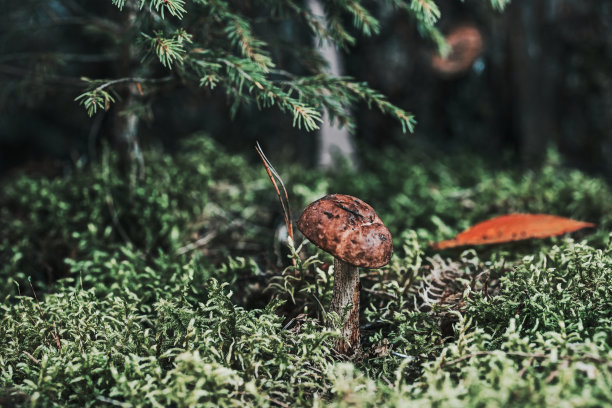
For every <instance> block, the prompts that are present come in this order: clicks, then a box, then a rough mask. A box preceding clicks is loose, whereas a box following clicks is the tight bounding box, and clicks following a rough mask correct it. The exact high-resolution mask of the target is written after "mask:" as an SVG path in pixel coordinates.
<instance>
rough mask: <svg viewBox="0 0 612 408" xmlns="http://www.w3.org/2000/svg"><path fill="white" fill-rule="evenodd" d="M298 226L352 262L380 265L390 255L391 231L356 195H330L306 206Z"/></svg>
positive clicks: (383, 263) (334, 254) (336, 254)
mask: <svg viewBox="0 0 612 408" xmlns="http://www.w3.org/2000/svg"><path fill="white" fill-rule="evenodd" d="M297 226H298V228H299V230H300V231H302V234H304V235H305V236H306V238H308V239H309V240H310V241H311V242H312V243H313V244H315V245H316V246H318V247H319V248H321V249H323V250H324V251H326V252H329V253H330V254H332V255H333V256H334V257H336V258H338V259H340V260H342V261H344V262H347V263H349V264H352V265H355V266H361V267H365V268H379V267H381V266H384V265H386V264H388V263H389V260H390V259H391V253H392V252H393V243H392V239H391V233H389V230H388V229H387V227H385V226H384V225H383V222H382V221H381V219H380V218H379V217H378V215H376V212H375V211H374V209H373V208H372V207H371V206H369V205H368V204H366V203H364V202H363V201H361V200H360V199H358V198H356V197H353V196H350V195H345V194H330V195H327V196H325V197H323V198H321V199H319V200H317V201H315V202H313V203H311V204H310V205H308V207H306V209H305V210H304V212H303V213H302V216H301V217H300V219H299V220H298V222H297Z"/></svg>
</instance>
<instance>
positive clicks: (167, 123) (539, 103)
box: [0, 0, 612, 178]
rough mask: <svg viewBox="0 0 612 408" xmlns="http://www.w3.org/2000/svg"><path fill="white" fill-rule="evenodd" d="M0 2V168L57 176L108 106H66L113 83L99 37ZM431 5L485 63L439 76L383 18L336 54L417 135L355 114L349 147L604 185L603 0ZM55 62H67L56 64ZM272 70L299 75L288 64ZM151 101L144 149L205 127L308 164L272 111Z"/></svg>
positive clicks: (606, 28)
mask: <svg viewBox="0 0 612 408" xmlns="http://www.w3.org/2000/svg"><path fill="white" fill-rule="evenodd" d="M0 3H3V5H4V6H5V8H6V9H7V10H8V12H7V13H5V14H4V17H2V18H1V19H0V23H1V27H2V28H0V39H1V43H0V92H1V93H0V172H1V173H2V174H5V175H7V174H11V173H12V172H13V171H18V170H19V169H26V170H27V169H31V168H42V169H43V171H44V169H45V168H47V167H48V168H52V169H56V170H57V169H58V168H65V167H66V166H71V165H72V164H73V163H74V162H75V161H79V160H81V161H89V160H92V159H95V157H96V152H97V151H98V149H99V146H100V144H101V143H102V141H103V140H105V139H106V138H108V136H107V135H108V133H109V132H111V131H112V126H111V125H110V123H111V121H112V120H111V119H112V117H113V115H115V114H116V112H115V108H111V109H110V110H109V111H108V112H103V113H101V114H98V115H96V116H95V117H93V118H89V117H88V116H87V114H86V112H85V110H84V109H83V108H82V107H80V106H78V104H77V103H76V102H74V98H75V97H76V96H77V95H79V94H80V93H81V92H82V90H83V88H84V87H83V84H82V82H81V81H80V80H79V78H80V77H81V76H88V77H91V78H113V77H117V73H116V72H115V71H114V70H115V68H114V64H113V63H114V61H115V60H116V58H117V55H113V54H112V53H108V52H106V51H105V50H107V49H112V47H111V45H112V44H108V41H109V40H108V39H107V38H105V37H104V36H103V35H101V34H100V30H103V29H104V28H103V27H97V28H96V27H93V28H92V27H91V26H85V25H82V24H79V22H78V21H69V22H67V23H66V22H64V23H62V24H56V23H55V22H54V21H52V20H51V21H50V20H49V18H48V16H47V14H45V13H43V12H42V11H40V12H39V13H37V12H33V11H32V10H31V9H29V8H28V7H26V6H27V3H29V2H24V3H23V4H22V5H10V2H8V1H0ZM53 3H54V2H49V4H53ZM79 3H80V4H81V5H82V6H83V7H87V10H88V12H89V13H91V14H99V15H104V16H106V17H107V18H110V19H113V18H117V19H118V18H120V17H121V16H120V13H119V12H118V11H117V10H116V8H115V7H114V6H112V5H111V4H110V1H106V2H101V1H85V2H79ZM107 3H108V4H107ZM439 5H440V8H441V11H442V19H441V21H440V25H439V26H440V28H441V30H442V31H443V32H444V33H447V32H449V31H451V30H452V29H453V28H454V27H457V26H459V25H462V24H470V25H474V26H476V27H477V28H478V29H479V31H480V32H481V33H482V36H483V39H484V50H483V53H482V54H481V56H480V58H479V59H478V60H477V61H476V63H475V64H474V65H473V67H472V69H469V70H468V71H466V72H463V73H460V74H457V75H454V76H451V77H448V76H442V75H440V74H438V73H436V72H435V71H434V70H433V69H432V68H431V64H430V61H431V57H432V55H433V53H434V47H433V45H432V44H431V43H430V42H428V41H426V40H424V39H423V38H421V37H420V35H419V33H418V30H417V29H416V27H415V24H414V22H412V21H411V20H410V19H409V18H408V17H407V16H406V15H404V14H401V13H394V12H390V10H387V9H385V8H379V9H378V10H377V15H378V17H379V18H380V19H381V28H382V30H381V33H380V35H377V36H375V37H372V38H364V37H362V36H361V37H358V42H357V44H356V46H355V47H353V48H351V49H350V50H349V52H347V53H344V54H343V57H344V66H345V71H346V74H348V75H350V76H352V77H354V78H355V79H357V80H359V81H367V82H368V83H369V84H370V85H371V86H372V87H373V88H375V89H377V90H380V91H381V92H383V93H384V94H386V95H388V97H389V99H390V100H391V101H392V102H393V103H395V104H397V105H398V106H400V107H402V108H403V109H405V110H407V111H410V112H413V113H414V114H415V115H416V118H417V121H418V125H417V128H416V132H415V134H414V135H404V134H402V133H401V129H400V126H399V124H398V123H396V122H394V121H393V120H392V119H390V118H388V117H386V116H383V115H381V114H379V113H378V112H376V111H370V110H368V109H367V108H366V107H365V106H359V107H358V109H357V111H356V112H355V115H356V117H357V118H358V129H357V133H356V135H355V139H356V141H357V146H358V149H372V148H375V147H378V146H384V145H389V144H391V145H393V144H402V145H405V144H406V143H408V144H412V145H413V146H414V147H415V148H422V149H426V150H427V151H430V152H432V151H433V152H438V151H439V152H440V154H441V155H444V154H453V153H455V152H461V151H465V150H469V151H474V152H477V153H480V154H482V155H483V156H485V157H487V158H492V159H493V160H496V158H497V157H501V156H503V157H505V158H509V159H510V160H511V161H512V162H515V163H517V164H520V165H522V166H530V167H537V166H538V164H539V163H540V162H541V160H542V157H543V156H544V155H545V153H546V150H547V149H548V148H549V147H554V148H556V149H557V150H558V151H559V152H560V153H561V156H562V158H563V159H564V161H565V162H566V163H567V164H568V165H570V166H575V167H578V168H581V169H583V170H586V171H588V172H591V173H595V174H601V175H603V176H604V177H607V178H610V177H612V130H611V129H612V2H610V1H580V0H514V1H513V2H512V3H511V4H510V5H509V6H508V7H507V9H506V10H505V11H504V12H503V13H498V12H495V11H493V10H492V9H491V7H490V5H489V4H488V2H487V1H466V2H459V1H456V0H447V1H446V0H445V1H440V2H439ZM252 13H254V14H256V13H257V11H256V10H253V11H252ZM60 14H61V12H60ZM20 21H21V22H23V23H22V24H21V23H20V24H15V22H20ZM16 26H18V27H17V28H16ZM257 29H258V30H259V31H260V33H261V35H262V36H263V37H264V38H265V37H266V36H272V35H277V34H279V33H282V34H283V35H284V36H285V38H286V39H287V40H288V41H296V43H302V44H307V42H308V41H310V40H309V39H308V38H307V37H305V35H304V33H299V32H297V33H295V32H294V33H292V34H291V35H289V36H287V34H286V27H282V26H266V25H264V24H261V25H260V26H258V27H257ZM96 30H98V31H96ZM283 30H285V31H283ZM292 36H293V37H292ZM52 52H61V53H64V54H66V55H67V57H65V58H63V59H62V60H61V61H59V60H56V59H55V58H54V57H52V56H50V55H51V54H52ZM277 61H278V63H279V67H280V68H287V69H292V68H293V69H294V70H295V67H292V65H291V64H292V61H291V58H290V56H282V55H280V56H277ZM298 70H299V68H298ZM146 105H147V109H148V110H147V114H146V115H145V116H144V118H145V121H144V122H143V123H142V125H141V127H140V138H141V140H142V143H143V144H144V145H158V144H162V145H164V146H165V147H166V148H168V149H169V150H172V148H173V147H174V146H175V145H176V142H177V141H178V140H180V139H181V138H183V137H186V136H188V135H189V134H191V133H193V132H196V131H206V132H208V133H209V134H210V135H211V136H212V137H214V138H215V139H217V140H219V141H221V142H222V143H223V144H224V145H226V146H227V147H228V149H230V150H232V151H237V152H248V155H249V157H250V156H252V159H253V160H257V157H256V156H255V155H254V154H253V150H252V148H253V145H254V143H255V141H256V140H259V141H260V142H261V143H262V144H263V145H264V146H266V151H267V152H268V154H269V155H273V156H279V155H280V156H282V157H285V158H287V159H288V160H298V161H300V162H302V163H304V164H306V165H312V164H313V163H314V162H315V161H314V154H315V152H316V135H315V134H312V133H306V132H300V131H298V130H296V129H293V128H292V127H291V118H290V117H289V116H284V115H282V114H280V113H279V112H277V111H276V110H275V109H270V110H265V111H258V110H257V109H256V107H255V106H245V107H243V108H241V109H240V111H239V113H238V115H237V116H236V117H235V118H234V119H230V115H229V104H228V102H227V100H226V98H225V95H224V93H223V91H222V90H218V91H214V92H207V91H203V90H201V89H199V88H195V87H193V88H192V87H183V86H176V85H173V86H169V87H168V88H167V89H163V90H162V92H160V93H158V94H157V95H156V96H155V98H151V99H149V100H147V101H146ZM49 171H51V170H49Z"/></svg>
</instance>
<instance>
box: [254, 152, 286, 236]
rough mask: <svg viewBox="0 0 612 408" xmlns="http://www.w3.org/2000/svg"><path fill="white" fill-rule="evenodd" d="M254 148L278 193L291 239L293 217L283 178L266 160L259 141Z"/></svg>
mask: <svg viewBox="0 0 612 408" xmlns="http://www.w3.org/2000/svg"><path fill="white" fill-rule="evenodd" d="M255 150H257V153H258V154H259V157H260V158H261V161H262V162H263V165H264V167H265V168H266V172H267V173H268V177H270V181H271V182H272V184H273V185H274V189H275V190H276V194H277V195H278V200H279V201H280V203H281V207H282V209H283V218H284V219H285V225H286V226H287V233H288V234H289V237H290V238H291V239H292V240H293V219H292V217H291V207H290V206H289V195H288V194H287V189H286V188H285V184H284V183H283V179H281V177H280V176H279V175H278V173H277V172H276V170H275V169H274V167H273V166H272V163H270V160H268V158H267V157H266V155H265V154H264V152H263V150H262V149H261V146H260V145H259V142H257V145H256V146H255ZM275 178H276V180H278V183H279V184H280V185H281V188H282V189H283V195H281V192H280V190H279V188H278V184H276V180H275ZM283 196H284V198H283Z"/></svg>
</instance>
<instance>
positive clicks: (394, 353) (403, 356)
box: [391, 351, 416, 361]
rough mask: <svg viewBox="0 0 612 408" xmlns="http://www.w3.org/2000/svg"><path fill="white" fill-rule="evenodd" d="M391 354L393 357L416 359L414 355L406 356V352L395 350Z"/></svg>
mask: <svg viewBox="0 0 612 408" xmlns="http://www.w3.org/2000/svg"><path fill="white" fill-rule="evenodd" d="M391 354H393V355H394V356H395V357H399V358H403V359H405V360H408V361H413V360H416V357H415V356H408V355H406V354H402V353H398V352H397V351H392V352H391Z"/></svg>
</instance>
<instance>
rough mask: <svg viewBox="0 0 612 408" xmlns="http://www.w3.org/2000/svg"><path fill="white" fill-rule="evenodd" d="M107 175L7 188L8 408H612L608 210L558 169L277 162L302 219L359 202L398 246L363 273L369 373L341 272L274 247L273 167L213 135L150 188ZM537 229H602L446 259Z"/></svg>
mask: <svg viewBox="0 0 612 408" xmlns="http://www.w3.org/2000/svg"><path fill="white" fill-rule="evenodd" d="M253 153H254V154H255V152H253ZM101 156H102V157H101V160H100V162H99V163H96V164H92V165H90V166H87V167H83V168H76V169H74V170H73V171H71V172H70V173H69V174H65V175H62V176H57V177H44V176H36V175H26V174H25V173H24V174H16V175H14V176H12V177H11V178H10V179H7V178H5V179H4V180H2V181H1V186H0V191H1V193H0V231H2V232H1V233H0V296H1V298H2V302H1V303H0V310H1V313H0V319H1V320H0V406H21V405H23V406H39V407H51V406H57V407H64V406H70V407H72V406H74V407H85V406H120V407H136V406H153V407H166V406H176V407H190V406H210V407H243V406H254V407H255V406H256V407H267V406H270V407H289V406H292V407H298V406H300V407H302V406H303V407H312V406H315V407H321V406H332V407H334V406H337V407H387V406H388V407H391V406H408V405H409V406H415V407H418V406H423V407H431V406H440V407H454V406H486V407H495V406H554V407H570V406H591V407H602V406H610V405H612V235H611V233H612V190H611V188H610V186H609V185H608V184H607V183H606V182H605V181H604V180H602V179H599V178H596V177H592V176H590V175H587V174H585V173H582V172H580V171H578V170H574V169H569V168H565V167H564V166H563V165H562V163H561V160H560V159H559V157H558V156H557V155H556V154H555V153H554V152H551V153H550V154H549V155H548V158H547V161H546V163H545V164H544V165H543V166H542V168H541V169H538V170H537V171H531V170H521V169H516V168H511V167H504V163H496V164H491V163H486V162H485V161H483V160H482V159H479V158H477V157H471V156H466V155H455V156H447V157H444V158H439V157H438V158H433V157H432V156H429V155H428V154H427V153H426V152H422V151H417V152H415V151H414V150H412V149H411V148H410V147H409V146H406V147H405V148H404V149H402V148H397V147H396V148H394V149H387V150H383V151H378V152H376V155H374V153H371V154H370V155H369V156H366V157H364V158H363V161H362V170H361V172H360V173H359V174H358V175H357V174H356V173H355V172H353V171H352V170H350V169H348V168H342V169H339V170H338V171H336V172H334V173H325V172H323V171H312V170H306V169H304V168H302V167H300V166H298V165H295V164H289V163H282V161H278V163H275V164H276V168H277V170H278V171H279V173H280V174H281V176H282V177H283V179H284V182H285V185H286V186H287V188H288V190H289V198H290V201H291V205H292V207H293V211H294V213H293V215H294V217H295V216H297V215H299V213H300V210H301V209H302V208H304V206H305V205H307V204H308V203H309V202H312V201H313V200H315V199H318V198H320V197H322V196H323V195H325V194H328V193H334V192H335V193H346V194H351V195H354V196H357V197H360V198H362V199H363V200H365V201H366V202H368V203H369V204H371V205H372V206H373V207H374V208H375V209H376V211H377V213H378V214H379V216H380V217H381V218H382V220H383V221H384V222H385V224H386V225H387V226H388V227H389V230H390V231H391V233H392V235H393V244H394V254H393V257H392V259H391V262H390V263H389V265H387V266H385V267H382V268H380V269H373V270H366V269H362V270H361V281H362V290H361V313H360V315H361V337H362V342H361V345H360V352H359V353H357V354H356V355H354V356H352V357H346V356H342V355H339V354H337V353H336V352H334V350H333V345H334V341H335V340H336V338H337V337H338V332H337V331H335V330H331V329H329V328H327V325H326V324H325V323H324V319H325V317H326V310H327V308H328V306H329V302H330V299H331V291H332V284H333V267H331V265H332V264H333V260H332V258H331V256H330V255H328V254H326V253H324V252H322V251H320V250H318V249H317V248H316V247H314V246H313V245H312V244H311V243H309V242H308V241H305V240H304V238H303V237H302V236H301V235H299V233H296V236H295V242H294V243H292V242H287V241H285V240H282V239H279V238H278V237H279V236H282V234H279V233H278V232H279V231H281V230H282V226H283V225H284V224H283V222H282V219H283V217H282V212H281V210H280V205H279V203H278V201H277V197H276V193H275V191H274V189H273V188H272V186H271V184H270V181H269V179H268V176H267V174H266V172H265V170H264V169H263V167H261V166H258V165H252V164H249V162H248V161H247V160H246V159H245V158H244V157H241V156H237V155H232V154H228V153H225V152H224V151H223V149H222V148H221V147H219V146H218V145H216V144H215V143H214V142H213V141H211V140H210V139H209V138H207V137H205V136H197V137H193V138H191V139H189V140H188V141H187V142H185V143H184V146H183V148H182V149H181V150H179V151H178V152H176V153H175V154H174V155H168V154H164V153H161V152H160V151H157V150H154V149H153V150H151V151H149V152H147V154H146V167H145V170H146V177H145V178H144V180H136V179H128V180H126V179H125V178H124V177H121V176H120V175H119V173H118V172H117V170H115V169H116V168H117V167H118V166H117V165H116V158H115V156H114V155H113V154H112V153H111V152H109V151H104V152H103V154H102V155H101ZM271 159H272V160H273V161H275V162H276V161H277V160H274V158H271ZM520 212H529V213H547V214H556V215H560V216H566V217H571V218H574V219H577V220H582V221H588V222H593V223H595V224H597V227H596V228H595V229H590V230H584V231H579V232H576V233H574V234H571V236H567V235H566V236H561V237H555V238H549V239H543V240H527V241H521V242H516V243H508V244H502V245H491V246H477V247H466V248H459V249H449V250H445V251H435V250H434V249H432V247H431V246H430V245H429V244H430V243H431V242H435V241H439V240H443V239H449V238H451V237H452V236H454V235H455V234H457V233H458V232H460V231H462V230H464V229H465V228H467V227H469V226H470V225H473V224H475V223H477V222H479V221H482V220H485V219H487V218H490V217H493V216H496V215H501V214H509V213H520Z"/></svg>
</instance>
